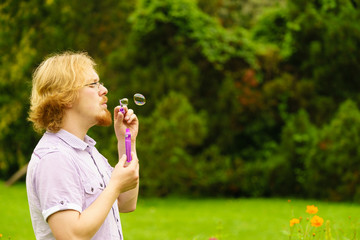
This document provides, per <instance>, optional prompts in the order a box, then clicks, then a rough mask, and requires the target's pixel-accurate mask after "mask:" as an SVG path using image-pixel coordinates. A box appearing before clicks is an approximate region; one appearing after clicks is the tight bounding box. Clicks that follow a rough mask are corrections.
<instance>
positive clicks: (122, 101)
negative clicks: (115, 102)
mask: <svg viewBox="0 0 360 240" xmlns="http://www.w3.org/2000/svg"><path fill="white" fill-rule="evenodd" d="M128 104H129V100H128V99H127V98H122V99H120V106H127V105H128Z"/></svg>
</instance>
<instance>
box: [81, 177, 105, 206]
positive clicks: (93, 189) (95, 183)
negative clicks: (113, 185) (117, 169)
mask: <svg viewBox="0 0 360 240" xmlns="http://www.w3.org/2000/svg"><path fill="white" fill-rule="evenodd" d="M104 188H105V186H104V183H103V182H101V181H99V180H94V179H91V180H89V181H86V182H85V183H84V191H85V199H86V200H85V202H86V205H87V206H89V205H90V204H91V203H92V202H93V201H95V200H96V198H97V197H98V196H99V195H100V194H101V193H102V191H103V190H104Z"/></svg>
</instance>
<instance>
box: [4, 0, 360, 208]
mask: <svg viewBox="0 0 360 240" xmlns="http://www.w3.org/2000/svg"><path fill="white" fill-rule="evenodd" d="M359 10H360V1H359V0H288V1H287V0H243V1H238V0H197V1H195V0H176V1H174V0H137V1H117V0H102V1H88V0H76V1H74V0H61V1H60V0H28V1H20V0H3V1H1V3H0V91H1V94H0V179H1V180H3V181H6V180H8V179H9V178H10V177H11V176H12V175H13V174H14V173H16V172H17V171H18V170H19V169H21V168H22V167H24V166H26V164H27V162H28V161H29V160H30V156H31V153H32V150H33V148H34V147H35V145H36V143H37V141H38V140H39V138H40V137H41V136H40V135H38V134H36V133H35V132H34V131H33V129H32V125H31V124H30V123H29V122H28V121H27V115H28V110H29V96H30V90H31V78H32V72H33V71H34V69H35V68H36V67H37V66H38V65H39V64H40V62H41V61H42V60H43V59H44V58H45V57H46V56H47V55H49V54H51V53H54V52H62V51H65V50H72V51H85V52H88V53H89V54H90V56H92V57H93V58H94V59H95V61H96V62H97V70H98V72H99V75H100V78H101V81H103V82H104V83H105V86H106V87H107V88H108V90H109V93H108V97H109V104H108V106H109V110H110V111H112V109H113V108H114V107H115V106H116V105H118V100H119V99H120V98H123V97H127V98H129V99H130V104H129V108H132V109H134V111H135V112H136V114H137V115H138V118H139V120H140V133H139V136H138V141H137V142H138V143H137V147H138V155H139V159H140V161H141V177H142V181H141V189H140V193H141V195H142V196H154V197H163V196H172V195H175V196H179V195H181V196H192V197H284V196H294V197H301V198H317V199H324V200H331V201H343V200H346V201H359V200H360V167H359V163H360V147H359V145H360V111H359V103H360V91H359V90H360V24H359V21H360V11H359ZM135 93H142V94H143V95H144V96H145V97H146V100H147V102H146V104H145V105H144V106H141V107H139V106H137V105H135V104H134V102H133V101H132V97H133V95H134V94H135ZM89 135H90V136H91V137H93V138H94V139H95V140H97V147H98V149H99V150H100V152H102V153H103V155H104V156H105V157H107V158H108V159H109V161H110V163H111V164H112V165H114V164H115V163H116V161H117V150H116V138H115V135H114V133H113V128H112V127H108V128H104V127H95V128H94V129H92V130H91V131H90V132H89ZM23 180H24V177H23V178H22V179H21V181H23Z"/></svg>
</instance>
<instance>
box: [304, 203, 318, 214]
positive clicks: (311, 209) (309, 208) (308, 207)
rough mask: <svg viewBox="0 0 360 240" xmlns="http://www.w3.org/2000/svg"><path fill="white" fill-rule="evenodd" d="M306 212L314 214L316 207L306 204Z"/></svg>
mask: <svg viewBox="0 0 360 240" xmlns="http://www.w3.org/2000/svg"><path fill="white" fill-rule="evenodd" d="M306 212H307V213H310V214H315V213H317V212H318V208H317V207H315V206H314V205H311V206H307V207H306Z"/></svg>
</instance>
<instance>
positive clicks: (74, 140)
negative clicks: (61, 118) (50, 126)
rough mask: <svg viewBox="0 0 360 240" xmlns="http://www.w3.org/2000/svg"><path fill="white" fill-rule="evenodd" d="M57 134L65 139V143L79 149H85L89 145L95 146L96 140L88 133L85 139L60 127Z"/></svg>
mask: <svg viewBox="0 0 360 240" xmlns="http://www.w3.org/2000/svg"><path fill="white" fill-rule="evenodd" d="M55 135H56V136H57V137H58V138H60V139H61V140H63V141H64V142H65V143H67V144H68V145H70V146H71V147H73V148H76V149H79V150H85V149H86V148H87V147H91V148H92V147H94V146H95V144H96V141H95V140H94V139H92V138H91V137H89V136H88V135H86V136H85V139H84V141H83V140H81V139H80V138H78V137H76V136H75V135H73V134H71V133H69V132H68V131H66V130H64V129H60V131H58V132H57V133H55Z"/></svg>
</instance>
